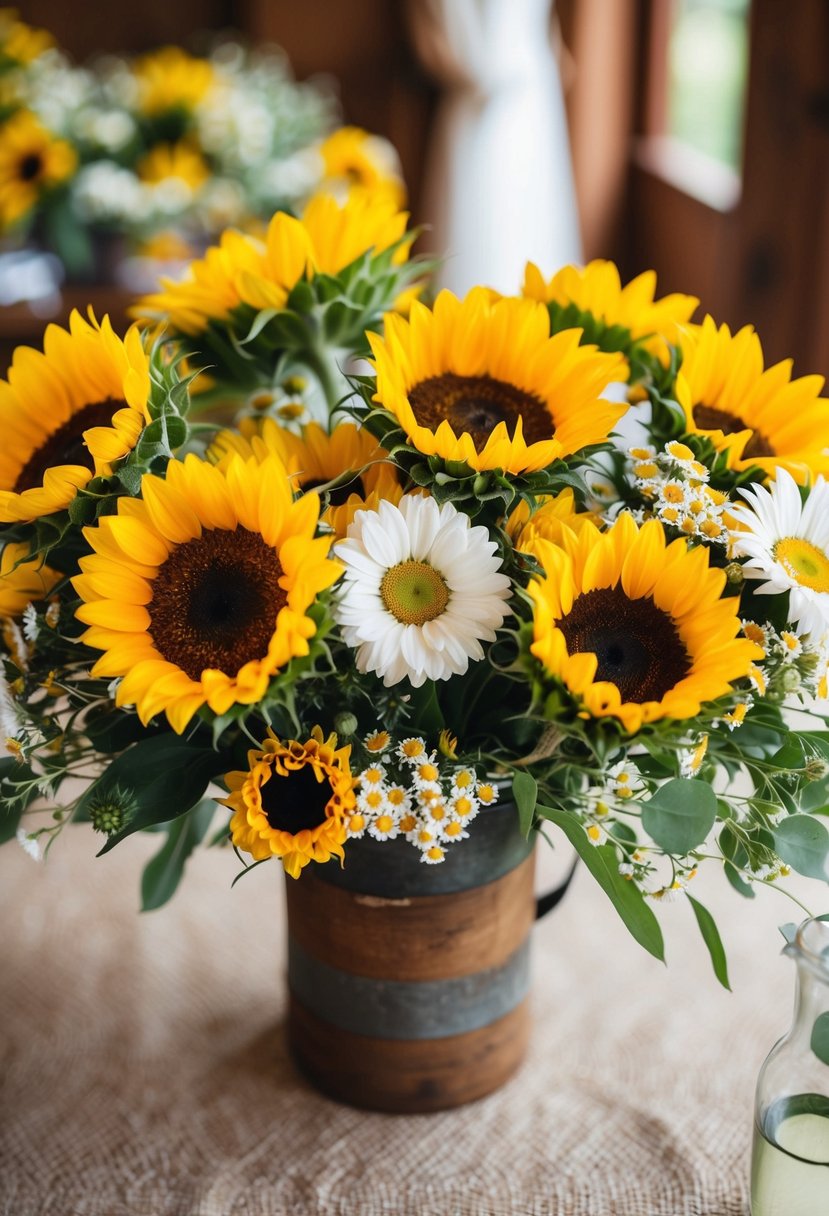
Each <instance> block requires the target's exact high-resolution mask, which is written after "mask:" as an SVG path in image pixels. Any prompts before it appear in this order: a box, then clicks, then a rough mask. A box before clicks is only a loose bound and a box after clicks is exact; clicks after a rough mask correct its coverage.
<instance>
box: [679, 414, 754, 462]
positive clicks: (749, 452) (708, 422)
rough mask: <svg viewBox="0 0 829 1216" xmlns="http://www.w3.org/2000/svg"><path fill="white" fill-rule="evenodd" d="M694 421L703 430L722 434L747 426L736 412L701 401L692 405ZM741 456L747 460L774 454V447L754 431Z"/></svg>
mask: <svg viewBox="0 0 829 1216" xmlns="http://www.w3.org/2000/svg"><path fill="white" fill-rule="evenodd" d="M694 422H695V423H696V424H697V426H698V427H699V428H700V429H701V430H703V431H722V433H723V434H724V435H733V434H734V432H735V431H744V430H745V429H746V426H747V423H745V422H743V420H742V418H740V417H738V416H737V414H732V413H731V412H730V411H729V410H721V409H718V408H717V406H715V405H703V404H702V403H701V402H700V403H699V404H697V405H695V406H694ZM743 456H744V457H746V458H748V459H749V460H751V459H754V458H757V459H761V458H763V457H765V456H774V448H773V447H772V446H771V444H770V443H769V441H768V439H766V437H765V435H763V434H761V433H760V431H755V432H754V434H753V435H752V436H751V438H750V439H749V441H748V443H747V444H746V446H745V448H744V450H743Z"/></svg>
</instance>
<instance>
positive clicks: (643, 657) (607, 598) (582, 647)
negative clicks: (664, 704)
mask: <svg viewBox="0 0 829 1216" xmlns="http://www.w3.org/2000/svg"><path fill="white" fill-rule="evenodd" d="M558 628H559V629H560V630H561V632H562V633H563V634H564V640H565V641H566V643H567V649H568V651H569V653H570V654H584V653H589V654H595V656H596V658H597V660H598V666H597V669H596V675H595V680H596V681H601V682H605V681H606V682H608V683H610V684H615V685H616V687H617V688H618V690H619V695H620V696H621V698H622V701H623V702H625V701H633V702H638V703H640V704H641V703H642V702H644V701H659V700H661V699H662V697H663V696H664V695H665V693H666V692H668V691H669V689H671V688H673V687H674V686H675V685H676V684H678V683H679V681H680V680H682V679H684V678H685V676H686V675H687V674H688V672H689V670H690V667H691V664H690V660H689V658H688V652H687V651H686V649H685V646H684V644H683V642H682V639H681V638H680V636H679V634H678V632H677V629H676V625H675V623H674V621H673V619H672V618H671V617H670V616H669V615H668V614H667V613H666V612H663V611H662V609H661V608H657V606H656V604H655V603H654V602H653V600H652V599H651V598H650V596H643V597H642V598H641V599H628V597H627V596H626V595H625V593H624V591H623V590H622V588H621V587H618V586H617V587H602V588H600V589H598V590H595V591H587V592H586V593H585V594H584V595H580V596H578V597H577V598H576V599H575V600H574V601H573V607H572V608H571V610H570V611H569V612H568V614H567V615H566V616H565V617H564V618H563V619H562V620H560V621H559V622H558Z"/></svg>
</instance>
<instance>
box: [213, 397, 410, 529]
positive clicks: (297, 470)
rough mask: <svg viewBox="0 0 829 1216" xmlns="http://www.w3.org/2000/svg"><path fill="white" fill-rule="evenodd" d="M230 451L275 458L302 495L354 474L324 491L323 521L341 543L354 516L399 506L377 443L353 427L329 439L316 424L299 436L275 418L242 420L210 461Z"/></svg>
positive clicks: (392, 474)
mask: <svg viewBox="0 0 829 1216" xmlns="http://www.w3.org/2000/svg"><path fill="white" fill-rule="evenodd" d="M229 451H234V452H237V453H238V454H239V455H241V456H243V457H244V458H245V459H249V458H250V457H251V456H255V457H256V459H257V460H258V461H260V462H261V461H262V460H265V459H267V457H268V456H269V455H271V454H273V455H276V456H278V457H279V459H280V460H281V461H282V463H283V464H284V465H285V468H286V469H287V470H288V473H289V474H290V476H291V478H292V479H293V480H294V482H295V484H296V485H298V486H299V487H300V488H301V490H302V491H303V493H305V492H306V491H308V490H316V489H317V488H318V487H319V486H321V485H325V484H326V483H327V482H329V481H334V480H335V479H336V478H338V477H342V476H343V475H344V474H346V473H352V474H353V477H352V478H351V480H350V481H348V482H346V483H345V484H343V485H342V486H337V487H336V488H335V489H333V490H329V491H328V506H327V507H326V509H325V510H324V511H323V513H322V516H321V519H322V522H323V523H326V524H328V526H329V527H330V528H331V529H332V531H333V532H334V534H335V535H336V536H337V537H340V538H342V537H343V536H345V534H346V532H347V531H348V525H349V524H350V523H351V521H352V520H353V518H354V513H355V512H356V511H365V510H368V511H376V510H377V507H378V505H379V503H381V502H382V501H384V500H385V501H386V502H392V503H397V502H399V501H400V499H401V497H402V495H403V487H402V486H401V485H400V482H399V480H398V477H397V473H396V471H395V468H394V466H393V465H392V464H391V463H390V462H389V461H388V459H387V457H388V453H387V452H386V451H384V449H383V448H381V447H380V445H379V444H378V442H377V440H376V439H374V438H373V436H372V435H371V434H370V433H369V432H368V431H366V430H365V429H363V428H362V427H358V426H355V425H354V423H353V422H341V423H340V424H339V425H338V426H335V427H334V429H333V431H331V432H330V433H329V432H328V431H325V430H324V429H323V428H322V427H321V426H320V425H319V423H317V422H311V423H309V424H308V426H306V427H304V428H303V430H302V433H301V434H300V435H296V434H294V433H293V431H289V430H287V429H286V428H285V427H281V426H279V424H278V423H277V422H275V421H274V419H273V418H262V419H259V418H246V419H243V421H242V422H241V424H240V428H239V430H238V431H221V432H220V433H219V435H217V437H216V439H215V441H214V443H213V445H212V447H211V450H210V453H209V455H211V456H214V457H219V458H221V457H222V455H223V454H224V453H226V452H229Z"/></svg>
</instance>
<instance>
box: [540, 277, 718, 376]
mask: <svg viewBox="0 0 829 1216" xmlns="http://www.w3.org/2000/svg"><path fill="white" fill-rule="evenodd" d="M522 294H523V295H524V296H526V297H527V298H528V299H531V300H540V301H542V302H543V303H545V304H546V303H550V304H557V305H559V307H560V308H562V309H569V308H571V307H573V308H575V309H576V310H577V311H578V312H580V313H586V314H588V315H589V316H590V317H591V318H592V319H593V321H594V323H596V324H597V325H598V327H599V330H600V332H599V335H597V337H598V341H599V345H600V346H601V344H602V343H601V330H609V329H616V328H617V327H619V329H620V330H621V331H622V332H621V333H618V334H617V335H616V340H617V343H618V346H617V345H614V347H613V349H622V350H624V352H625V354H626V355H629V354H630V352H631V350H632V348H633V346H634V345H636V344H640V343H641V345H642V346H643V348H644V349H645V350H647V351H648V352H649V353H650V354H653V355H655V356H656V357H657V358H658V359H660V360H661V362H663V363H666V362H667V360H668V356H669V353H670V352H669V350H668V344H671V345H676V344H677V342H678V341H679V335H680V333H681V332H682V329H683V327H684V326H685V325H686V324H687V322H688V321H690V319H691V316H692V315H693V312H694V309H695V308H696V307H697V304H698V303H699V300H697V299H695V298H694V297H693V296H683V295H680V294H678V293H674V294H673V295H669V296H663V297H662V299H661V300H657V299H655V298H654V297H655V294H656V274H655V273H654V271H652V270H646V271H645V272H644V273H643V274H640V275H637V277H636V278H635V279H632V280H631V281H630V283H628V284H626V285H625V286H624V287H623V286H622V280H621V278H620V277H619V271H618V270H617V268H616V266H615V265H614V264H613V262H606V261H603V260H602V259H600V258H597V259H596V260H595V261H593V262H588V264H587V265H586V266H564V267H562V269H561V270H559V271H558V273H557V274H554V275H553V277H552V278H551V279H550V280H549V282H548V281H547V280H545V278H544V276H543V275H542V273H541V271H540V270H539V269H538V267H537V266H535V265H533V263H532V262H528V263H527V268H526V271H525V275H524V287H523V293H522ZM576 324H578V322H576Z"/></svg>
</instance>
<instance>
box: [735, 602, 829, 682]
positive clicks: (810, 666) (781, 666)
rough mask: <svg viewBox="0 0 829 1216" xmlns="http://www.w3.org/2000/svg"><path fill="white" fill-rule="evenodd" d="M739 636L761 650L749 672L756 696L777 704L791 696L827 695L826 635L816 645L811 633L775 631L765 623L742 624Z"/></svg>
mask: <svg viewBox="0 0 829 1216" xmlns="http://www.w3.org/2000/svg"><path fill="white" fill-rule="evenodd" d="M743 633H744V634H745V636H746V637H747V638H749V639H750V640H751V641H752V642H755V643H756V644H757V645H758V646H761V647H762V648H763V651H764V655H763V658H762V659H759V660H758V661H757V663H755V664H752V668H751V672H750V673H749V674H750V678H751V681H752V684H753V685H754V687H755V689H756V691H757V692H758V694H759V695H760V696H762V697H766V696H767V697H769V698H771V700H773V701H778V702H782V701H783V700H785V698H787V697H792V696H800V697H801V698H802V697H804V696H805V697H807V698H808V697H817V698H819V699H821V700H825V699H826V698H827V697H828V696H829V633H826V634H823V635H822V636H821V637H820V640H819V641H817V642H816V641H815V638H814V637H813V636H812V635H811V634H802V633H798V632H795V630H793V629H781V630H777V629H775V628H774V626H773V625H771V624H770V623H769V622H768V621H767V622H765V623H764V624H762V625H759V624H757V622H756V621H744V622H743Z"/></svg>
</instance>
